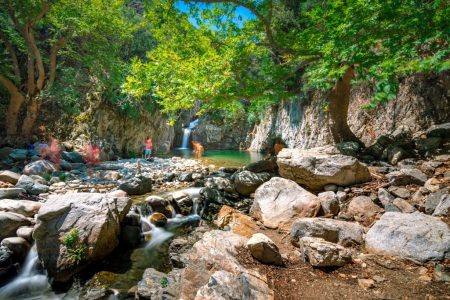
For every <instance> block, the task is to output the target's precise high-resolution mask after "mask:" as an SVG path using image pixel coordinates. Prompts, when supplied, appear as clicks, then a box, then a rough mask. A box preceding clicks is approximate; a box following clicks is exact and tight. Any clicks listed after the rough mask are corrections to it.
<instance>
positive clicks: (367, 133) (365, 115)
mask: <svg viewBox="0 0 450 300" xmlns="http://www.w3.org/2000/svg"><path fill="white" fill-rule="evenodd" d="M371 96H372V89H371V88H370V87H369V86H365V87H358V88H355V89H354V90H353V91H352V96H351V101H350V107H349V118H348V123H349V125H350V128H351V129H352V130H353V132H354V133H355V134H356V135H357V136H358V137H359V138H361V139H362V141H363V142H364V143H365V144H366V146H367V145H370V144H372V143H374V142H375V140H376V139H377V138H378V137H379V136H380V135H382V134H388V133H391V132H393V131H394V130H395V128H397V127H398V126H401V125H404V126H407V127H408V128H409V129H410V130H411V131H412V132H413V133H415V132H418V131H420V130H423V129H425V128H428V127H429V126H430V125H433V124H440V123H445V122H450V73H449V72H446V73H443V74H441V75H439V76H433V75H427V76H424V75H415V76H412V77H408V78H405V79H403V80H402V82H401V84H400V87H399V92H398V96H397V98H396V99H394V100H392V101H390V102H388V103H386V104H383V105H379V106H378V107H377V108H376V109H374V110H370V111H367V110H364V109H362V107H363V106H364V104H367V103H368V102H369V100H370V99H371ZM325 104H326V95H324V94H321V93H313V94H311V95H309V97H305V98H303V99H299V100H296V101H284V102H281V103H280V104H279V105H278V106H276V107H272V108H271V109H270V110H268V112H267V113H266V115H265V117H264V118H263V119H262V120H261V121H260V122H259V123H258V124H256V125H255V126H254V127H253V128H252V129H251V131H250V132H249V133H248V135H247V139H246V146H247V147H248V149H249V150H252V151H265V150H267V149H269V148H270V147H271V145H272V141H273V139H274V138H277V137H279V138H281V139H282V140H283V141H284V142H285V143H286V145H287V146H288V147H289V148H302V149H305V148H311V147H317V146H322V145H325V144H330V143H333V139H332V136H331V133H330V130H329V128H328V114H327V112H326V105H325Z"/></svg>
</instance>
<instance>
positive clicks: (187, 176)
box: [178, 173, 193, 182]
mask: <svg viewBox="0 0 450 300" xmlns="http://www.w3.org/2000/svg"><path fill="white" fill-rule="evenodd" d="M178 180H179V181H181V182H192V180H193V179H192V173H181V174H180V175H178Z"/></svg>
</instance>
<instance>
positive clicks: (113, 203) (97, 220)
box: [33, 193, 131, 282]
mask: <svg viewBox="0 0 450 300" xmlns="http://www.w3.org/2000/svg"><path fill="white" fill-rule="evenodd" d="M130 206H131V200H130V199H129V198H127V197H120V198H119V197H112V196H110V195H108V194H97V193H75V194H65V195H50V197H49V198H48V200H47V202H45V203H44V205H43V206H42V207H41V209H40V210H39V213H38V215H37V223H36V227H35V230H34V233H33V237H34V239H35V241H36V246H37V251H38V254H39V258H40V259H41V261H42V263H43V265H44V267H45V268H46V269H47V271H48V273H49V275H50V276H51V277H52V278H53V279H54V280H55V281H57V282H65V281H67V280H69V279H70V278H71V276H72V275H73V274H75V273H76V272H77V271H79V270H80V269H82V268H84V267H86V266H87V265H89V264H90V263H92V262H94V261H98V260H101V259H103V258H104V257H105V256H106V255H108V254H109V253H111V252H112V251H113V250H114V248H115V247H116V246H117V244H118V242H119V240H118V236H119V233H120V223H121V222H122V220H123V219H124V217H125V215H126V214H127V213H128V211H129V209H130ZM56 224H57V226H56ZM75 228H76V229H77V231H78V233H77V234H76V235H77V239H76V240H77V244H76V245H74V246H72V247H77V248H78V249H85V251H83V255H82V257H81V258H80V260H81V261H78V262H76V261H74V260H73V258H72V256H71V255H70V247H69V249H68V246H66V245H64V244H63V240H64V237H67V236H68V235H72V234H73V229H75ZM80 247H81V248H80Z"/></svg>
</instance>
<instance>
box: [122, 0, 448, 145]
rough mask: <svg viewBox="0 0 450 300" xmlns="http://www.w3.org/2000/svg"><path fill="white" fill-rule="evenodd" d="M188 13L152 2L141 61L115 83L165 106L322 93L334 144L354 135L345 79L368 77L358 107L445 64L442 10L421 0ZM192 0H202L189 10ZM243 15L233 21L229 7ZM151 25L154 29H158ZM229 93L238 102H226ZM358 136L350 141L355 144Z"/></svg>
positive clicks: (263, 2) (215, 3)
mask: <svg viewBox="0 0 450 300" xmlns="http://www.w3.org/2000/svg"><path fill="white" fill-rule="evenodd" d="M185 2H186V3H190V4H191V14H190V15H191V18H194V19H195V20H196V25H195V26H194V25H192V24H191V23H190V22H189V16H188V15H187V14H185V13H181V12H179V11H177V10H175V9H173V6H174V1H172V0H160V1H157V4H156V5H155V7H159V8H160V9H159V10H157V9H155V7H153V10H152V12H151V14H149V16H152V19H153V21H154V22H156V23H155V24H154V26H156V27H157V28H158V29H157V30H158V34H157V47H156V48H155V49H154V50H152V51H150V52H149V53H148V61H145V62H144V61H142V60H138V59H136V60H135V61H134V62H133V71H132V75H131V76H130V77H129V78H128V80H127V82H126V83H125V84H124V90H125V91H126V92H128V93H131V94H133V95H136V96H140V95H144V94H146V93H148V92H151V93H153V96H154V97H155V98H156V99H157V100H158V101H159V103H161V105H162V106H163V107H164V108H165V110H166V111H168V112H173V111H177V110H180V109H186V108H190V107H193V106H194V105H195V103H196V101H200V102H201V103H202V105H203V108H204V109H210V108H213V107H216V108H217V107H219V108H220V107H231V108H234V109H239V107H240V105H241V103H242V101H240V100H247V101H249V102H250V103H251V104H250V105H251V107H260V108H261V107H265V106H266V105H267V104H271V103H276V102H277V101H279V100H280V99H289V98H293V97H296V95H297V94H298V93H299V88H301V89H303V91H306V90H311V89H320V90H324V91H328V101H329V106H328V111H329V113H330V121H331V122H332V124H331V125H332V126H331V128H332V134H333V137H334V139H335V141H336V142H341V141H357V142H359V140H358V139H357V138H356V136H355V135H354V134H353V133H352V132H351V131H350V129H349V127H348V124H347V110H348V104H349V96H350V91H351V88H352V85H353V84H355V83H359V82H369V83H371V84H372V85H373V86H374V96H373V99H372V101H371V102H370V103H369V105H368V107H375V106H376V105H378V104H379V103H382V102H384V101H388V100H391V99H393V98H395V97H396V93H397V88H398V80H397V79H398V78H399V77H402V76H407V75H410V74H414V73H417V72H436V73H439V72H442V71H444V70H448V69H449V68H450V62H449V52H450V48H449V45H448V41H449V28H450V27H449V20H450V8H449V6H448V5H447V4H446V1H443V0H435V1H422V0H388V1H385V0H383V1H381V0H374V1H363V0H347V1H345V0H331V1H318V0H305V1H291V0H258V1H250V0H197V1H185ZM198 3H207V4H211V5H208V6H207V7H206V8H204V9H199V7H198V5H197V4H198ZM238 7H244V8H246V9H248V10H249V11H250V12H251V13H252V16H253V17H252V18H250V19H248V20H247V21H245V22H244V23H243V25H242V26H237V24H236V22H235V21H234V20H235V18H236V16H235V11H236V9H237V8H238ZM158 24H159V27H158ZM236 100H239V101H236ZM359 143H360V142H359Z"/></svg>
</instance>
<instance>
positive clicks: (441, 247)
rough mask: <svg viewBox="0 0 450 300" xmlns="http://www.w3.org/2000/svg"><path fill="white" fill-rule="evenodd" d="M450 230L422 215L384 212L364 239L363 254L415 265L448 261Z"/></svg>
mask: <svg viewBox="0 0 450 300" xmlns="http://www.w3.org/2000/svg"><path fill="white" fill-rule="evenodd" d="M449 249H450V229H449V228H448V226H447V224H445V223H444V222H442V221H440V220H439V219H437V218H435V217H431V216H427V215H425V214H422V213H418V212H416V213H412V214H404V213H396V212H387V213H385V214H384V215H383V216H382V217H381V219H380V220H379V221H377V222H376V223H375V225H374V226H372V228H370V230H369V232H368V233H367V236H366V250H367V251H369V252H371V253H375V254H381V255H392V256H400V257H402V258H405V259H410V260H413V261H418V262H426V261H429V260H435V261H440V260H443V259H448V258H450V251H449Z"/></svg>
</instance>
